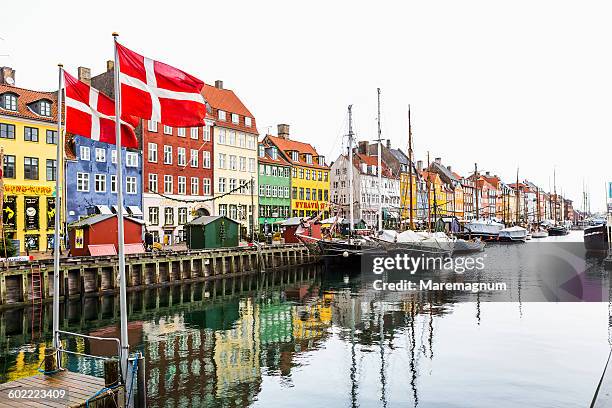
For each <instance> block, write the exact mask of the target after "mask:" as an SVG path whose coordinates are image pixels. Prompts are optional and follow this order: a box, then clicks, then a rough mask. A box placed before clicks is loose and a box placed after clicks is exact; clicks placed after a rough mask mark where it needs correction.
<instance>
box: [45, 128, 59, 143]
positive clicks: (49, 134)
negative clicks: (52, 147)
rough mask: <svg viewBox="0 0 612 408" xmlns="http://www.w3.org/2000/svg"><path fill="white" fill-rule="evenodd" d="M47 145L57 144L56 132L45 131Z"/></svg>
mask: <svg viewBox="0 0 612 408" xmlns="http://www.w3.org/2000/svg"><path fill="white" fill-rule="evenodd" d="M47 144H57V130H47Z"/></svg>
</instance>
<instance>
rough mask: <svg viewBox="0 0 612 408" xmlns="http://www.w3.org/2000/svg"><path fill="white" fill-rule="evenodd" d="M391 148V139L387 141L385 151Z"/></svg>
mask: <svg viewBox="0 0 612 408" xmlns="http://www.w3.org/2000/svg"><path fill="white" fill-rule="evenodd" d="M390 148H391V139H387V149H390Z"/></svg>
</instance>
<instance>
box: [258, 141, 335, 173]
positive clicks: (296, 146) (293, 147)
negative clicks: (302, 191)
mask: <svg viewBox="0 0 612 408" xmlns="http://www.w3.org/2000/svg"><path fill="white" fill-rule="evenodd" d="M265 139H267V140H269V141H270V143H272V144H274V145H275V146H276V147H278V149H279V150H280V151H282V152H283V153H285V154H286V152H288V151H297V152H299V153H300V155H302V154H311V155H312V156H313V162H312V164H308V163H306V162H305V161H304V160H302V157H299V156H298V161H293V160H291V159H290V158H288V161H289V162H290V163H291V164H297V165H300V166H305V167H314V168H317V169H329V167H328V166H321V165H319V163H317V162H315V160H314V158H315V157H316V156H319V153H317V151H316V150H315V148H314V147H312V145H311V144H309V143H304V142H297V141H295V140H291V139H285V138H282V137H278V136H272V135H267V136H266V138H265Z"/></svg>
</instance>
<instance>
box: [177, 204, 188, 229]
mask: <svg viewBox="0 0 612 408" xmlns="http://www.w3.org/2000/svg"><path fill="white" fill-rule="evenodd" d="M178 223H179V225H184V224H187V208H186V207H179V209H178Z"/></svg>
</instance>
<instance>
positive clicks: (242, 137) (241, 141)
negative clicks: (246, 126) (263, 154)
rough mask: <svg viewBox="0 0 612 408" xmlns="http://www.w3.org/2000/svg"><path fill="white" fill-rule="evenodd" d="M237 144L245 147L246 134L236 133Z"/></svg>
mask: <svg viewBox="0 0 612 408" xmlns="http://www.w3.org/2000/svg"><path fill="white" fill-rule="evenodd" d="M238 146H240V147H246V135H245V134H244V133H242V132H240V133H238Z"/></svg>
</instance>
